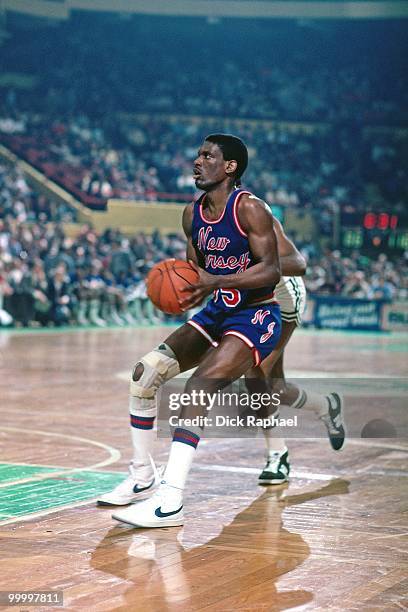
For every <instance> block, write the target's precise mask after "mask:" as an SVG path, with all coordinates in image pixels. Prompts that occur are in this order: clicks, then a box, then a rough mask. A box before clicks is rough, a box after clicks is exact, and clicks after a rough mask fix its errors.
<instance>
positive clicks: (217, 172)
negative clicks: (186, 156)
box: [194, 134, 248, 191]
mask: <svg viewBox="0 0 408 612" xmlns="http://www.w3.org/2000/svg"><path fill="white" fill-rule="evenodd" d="M247 165H248V150H247V148H246V146H245V144H244V143H243V142H242V140H241V139H240V138H238V137H237V136H232V134H209V135H208V136H207V137H206V138H205V140H204V143H203V144H202V146H201V147H200V150H199V153H198V157H197V159H196V160H195V162H194V179H195V183H196V185H197V187H198V188H199V189H203V190H204V191H209V190H210V189H211V188H212V187H214V186H215V185H217V184H219V183H221V182H222V181H223V180H225V179H226V178H229V179H232V180H233V182H234V184H235V185H236V186H239V185H240V184H241V180H240V179H241V176H242V175H243V173H244V172H245V170H246V167H247Z"/></svg>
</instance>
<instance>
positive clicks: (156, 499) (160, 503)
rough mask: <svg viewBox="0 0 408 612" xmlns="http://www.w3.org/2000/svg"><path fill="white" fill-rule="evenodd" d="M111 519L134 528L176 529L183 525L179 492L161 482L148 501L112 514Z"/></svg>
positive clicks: (181, 502)
mask: <svg viewBox="0 0 408 612" xmlns="http://www.w3.org/2000/svg"><path fill="white" fill-rule="evenodd" d="M112 518H114V519H115V520H117V521H121V522H122V523H128V524H129V525H133V526H134V527H177V526H178V525H183V523H184V514H183V501H182V497H181V490H180V489H176V488H175V487H172V486H170V485H168V484H167V483H166V482H165V481H164V480H162V482H161V484H160V486H159V488H158V489H157V490H156V492H155V493H154V495H153V496H152V497H151V498H150V499H146V500H145V501H143V502H141V503H140V504H136V505H135V506H131V507H129V508H126V509H125V510H122V511H121V512H116V513H115V514H112Z"/></svg>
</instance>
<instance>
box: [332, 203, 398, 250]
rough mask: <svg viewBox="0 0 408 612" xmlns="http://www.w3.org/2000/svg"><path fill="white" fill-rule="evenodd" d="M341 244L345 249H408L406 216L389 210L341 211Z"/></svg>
mask: <svg viewBox="0 0 408 612" xmlns="http://www.w3.org/2000/svg"><path fill="white" fill-rule="evenodd" d="M341 228H342V230H341V246H342V247H343V248H346V249H363V250H371V251H374V250H377V249H381V250H384V251H404V250H406V249H408V218H407V217H406V215H403V214H395V213H390V212H385V211H384V212H371V211H367V212H364V213H345V212H342V213H341Z"/></svg>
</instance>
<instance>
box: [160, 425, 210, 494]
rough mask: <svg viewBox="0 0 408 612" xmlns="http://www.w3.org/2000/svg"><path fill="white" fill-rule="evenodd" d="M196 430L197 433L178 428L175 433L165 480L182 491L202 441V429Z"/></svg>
mask: <svg viewBox="0 0 408 612" xmlns="http://www.w3.org/2000/svg"><path fill="white" fill-rule="evenodd" d="M194 429H195V431H193V430H191V429H182V428H181V427H177V429H176V430H175V431H174V435H173V442H172V444H171V449H170V455H169V460H168V462H167V467H166V471H165V472H164V477H163V478H164V480H165V481H166V483H167V484H169V485H170V486H172V487H175V488H177V489H181V491H182V490H183V489H184V487H185V484H186V480H187V476H188V473H189V471H190V468H191V464H192V463H193V459H194V454H195V450H196V448H197V445H198V443H199V441H200V436H199V435H198V433H199V432H201V429H200V428H198V427H197V428H194ZM181 491H180V493H181Z"/></svg>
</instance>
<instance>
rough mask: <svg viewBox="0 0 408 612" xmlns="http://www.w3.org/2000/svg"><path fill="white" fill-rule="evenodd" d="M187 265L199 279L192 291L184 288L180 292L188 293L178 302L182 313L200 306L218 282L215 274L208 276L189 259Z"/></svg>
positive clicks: (189, 288)
mask: <svg viewBox="0 0 408 612" xmlns="http://www.w3.org/2000/svg"><path fill="white" fill-rule="evenodd" d="M189 264H190V266H191V267H192V268H194V270H195V271H196V272H197V274H198V276H199V278H198V280H197V283H196V284H195V285H194V289H193V291H192V290H191V287H185V289H182V290H181V292H182V293H188V295H187V296H186V297H185V298H184V299H181V300H179V304H180V307H181V309H182V310H183V311H185V310H189V309H190V308H194V307H195V306H198V305H199V304H201V302H202V301H203V300H204V299H205V298H206V297H207V295H210V293H212V292H213V291H214V289H217V287H218V281H219V278H218V276H217V275H216V274H209V273H208V272H206V271H205V270H203V269H202V268H199V267H198V266H197V264H196V263H195V262H194V261H192V260H191V259H189Z"/></svg>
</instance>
